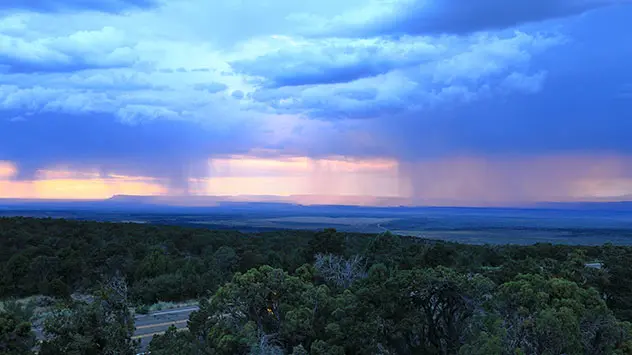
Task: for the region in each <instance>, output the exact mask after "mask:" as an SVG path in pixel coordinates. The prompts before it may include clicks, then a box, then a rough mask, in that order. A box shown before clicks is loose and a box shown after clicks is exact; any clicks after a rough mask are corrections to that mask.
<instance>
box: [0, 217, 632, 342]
mask: <svg viewBox="0 0 632 355" xmlns="http://www.w3.org/2000/svg"><path fill="white" fill-rule="evenodd" d="M595 261H599V262H601V263H602V265H603V267H602V268H600V269H599V268H592V267H587V266H586V263H588V262H595ZM73 294H83V295H86V294H90V295H93V298H92V299H91V300H79V299H77V298H76V297H71V295H73ZM31 295H49V296H53V297H54V298H55V299H56V300H58V303H56V305H55V309H54V311H53V312H52V313H51V315H50V316H49V317H48V318H47V319H46V320H45V322H44V324H43V325H42V328H43V332H44V335H45V341H44V342H43V343H41V344H39V345H38V346H37V347H36V348H37V349H38V351H39V353H40V354H133V353H134V352H135V351H136V349H135V347H136V346H137V344H136V343H135V342H134V341H132V340H131V335H132V334H133V331H134V324H133V316H132V314H131V312H130V308H134V307H136V308H139V307H143V305H148V304H152V303H155V302H157V301H182V300H190V299H198V300H199V303H200V310H199V311H197V312H194V313H193V314H192V315H191V317H190V320H189V323H188V329H187V330H186V331H176V330H175V329H171V330H170V331H168V332H167V333H166V334H165V335H163V336H155V337H154V340H153V341H152V343H151V346H150V350H151V353H152V354H165V355H167V354H550V355H554V354H555V355H559V354H632V326H631V325H630V323H629V322H630V321H632V248H629V247H619V246H612V245H604V246H600V247H579V246H563V245H551V244H536V245H533V246H476V245H463V244H454V243H446V242H437V241H429V240H424V239H420V238H408V237H400V236H395V235H392V234H390V233H385V234H381V235H366V234H350V233H341V232H337V231H335V230H333V229H326V230H324V231H319V232H308V231H280V232H269V233H261V234H255V235H246V234H242V233H239V232H232V231H211V230H207V229H194V228H180V227H166V226H160V227H157V226H150V225H140V224H123V223H97V222H75V221H67V220H53V219H29V218H4V219H0V298H1V299H4V300H10V299H17V298H23V297H26V296H31ZM28 308H29V306H28V305H24V304H21V303H17V302H12V301H7V302H5V303H4V306H3V307H2V308H1V309H0V353H1V354H31V353H33V349H34V347H35V336H34V331H33V328H34V327H32V310H29V309H28Z"/></svg>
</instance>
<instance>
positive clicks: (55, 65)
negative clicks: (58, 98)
mask: <svg viewBox="0 0 632 355" xmlns="http://www.w3.org/2000/svg"><path fill="white" fill-rule="evenodd" d="M133 64H134V60H124V59H120V60H113V61H109V62H101V63H99V62H95V61H91V60H86V59H85V58H81V57H75V58H69V60H68V61H65V62H56V61H53V60H28V59H21V58H14V57H11V56H9V55H7V54H3V53H0V73H6V74H28V73H73V72H77V71H82V70H87V69H120V68H128V67H130V66H132V65H133Z"/></svg>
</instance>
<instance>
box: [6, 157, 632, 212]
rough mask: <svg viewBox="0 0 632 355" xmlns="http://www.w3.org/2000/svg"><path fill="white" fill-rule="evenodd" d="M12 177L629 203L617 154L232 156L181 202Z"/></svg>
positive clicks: (263, 196) (21, 191)
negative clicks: (396, 157) (412, 158)
mask: <svg viewBox="0 0 632 355" xmlns="http://www.w3.org/2000/svg"><path fill="white" fill-rule="evenodd" d="M17 172H18V171H17V168H16V166H15V165H14V164H13V163H11V162H6V161H4V162H0V197H3V198H44V199H105V198H109V197H111V196H113V195H146V196H165V197H174V198H173V199H165V200H163V201H165V202H183V201H186V200H187V199H195V198H196V197H199V196H220V197H234V198H235V199H236V200H242V201H285V202H295V203H303V204H354V205H462V206H512V205H525V204H531V203H535V202H542V201H560V202H564V201H617V200H624V199H629V198H630V197H631V196H632V159H630V157H627V156H617V155H550V156H536V157H485V156H463V157H445V158H441V159H438V158H437V159H433V160H423V161H415V162H403V161H401V162H400V161H397V160H393V159H384V158H382V159H377V158H373V159H359V158H349V157H341V156H332V157H328V158H320V159H316V158H309V157H291V156H288V157H282V156H281V157H280V156H276V157H259V156H256V155H233V156H225V157H215V158H212V159H209V161H208V173H207V176H205V177H196V178H190V179H189V184H188V192H187V194H186V195H182V194H181V191H180V190H174V189H170V187H169V182H168V181H166V180H165V179H159V178H154V177H145V176H127V175H116V174H107V175H104V174H102V173H99V172H98V171H96V170H95V171H89V170H85V171H74V170H71V169H68V168H62V167H57V168H50V169H42V170H39V171H38V172H37V174H36V176H35V178H34V179H33V180H17V179H15V176H16V175H17ZM176 197H177V198H176ZM274 197H278V199H276V200H275V199H274ZM209 202H210V200H209ZM202 203H204V201H202Z"/></svg>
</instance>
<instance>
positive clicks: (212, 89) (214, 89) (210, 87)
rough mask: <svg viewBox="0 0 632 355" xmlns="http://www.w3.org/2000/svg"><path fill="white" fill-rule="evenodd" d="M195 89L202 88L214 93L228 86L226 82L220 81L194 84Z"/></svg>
mask: <svg viewBox="0 0 632 355" xmlns="http://www.w3.org/2000/svg"><path fill="white" fill-rule="evenodd" d="M194 87H195V90H203V91H208V92H209V93H211V94H216V93H218V92H222V91H224V90H226V89H228V86H226V84H222V83H214V82H213V83H204V84H195V86H194Z"/></svg>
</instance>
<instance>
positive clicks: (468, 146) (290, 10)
mask: <svg viewBox="0 0 632 355" xmlns="http://www.w3.org/2000/svg"><path fill="white" fill-rule="evenodd" d="M625 3H626V1H614V0H613V1H598V0H594V1H593V0H586V1H572V2H571V1H563V0H559V1H549V2H544V1H530V2H527V1H522V0H521V1H517V2H511V4H510V3H505V2H500V1H493V0H484V1H478V2H467V3H466V2H465V1H460V0H452V1H442V2H439V1H427V2H423V3H422V2H420V1H412V0H405V1H404V0H402V1H390V2H381V1H378V2H370V3H368V4H367V3H366V2H363V1H350V2H344V3H340V2H336V1H330V0H327V1H308V2H306V5H305V6H304V7H301V6H299V5H297V4H298V3H294V2H290V1H289V0H278V1H275V2H269V3H263V2H254V1H252V2H249V1H245V2H241V3H240V4H236V5H235V6H232V7H231V6H227V5H226V4H223V5H217V6H215V7H214V6H212V4H209V3H208V2H205V1H201V0H192V1H187V2H161V3H157V4H153V3H150V2H144V1H143V2H126V3H124V2H122V1H119V2H109V3H107V2H100V3H92V2H91V4H96V5H91V6H92V7H89V6H88V5H87V4H88V2H65V3H62V2H60V1H58V2H46V4H44V2H41V3H36V2H32V3H25V2H19V4H21V6H17V5H16V4H18V3H14V4H13V5H12V6H11V5H10V4H11V2H3V4H2V6H0V8H1V9H2V11H3V16H2V17H0V161H8V162H10V163H11V164H15V165H16V166H17V170H18V176H17V177H16V178H17V179H20V180H29V179H33V178H34V177H35V176H36V175H37V171H38V170H41V169H48V168H50V167H66V168H68V169H75V170H77V171H79V170H82V169H97V170H98V171H101V172H102V173H103V174H123V175H130V176H150V177H154V178H158V179H162V180H164V181H165V182H166V183H167V184H168V185H169V186H174V187H177V188H178V189H181V188H182V187H186V185H187V182H188V181H189V179H190V178H192V177H204V176H206V174H208V169H207V163H206V162H207V161H208V159H210V158H213V157H217V156H236V155H241V154H248V155H249V156H265V157H266V158H268V159H273V158H274V157H284V158H285V157H288V156H300V157H308V158H327V157H345V158H349V159H354V158H362V159H365V158H366V159H372V158H375V159H390V160H392V161H396V162H398V163H400V164H401V165H402V166H404V167H407V168H402V169H403V170H406V171H407V172H405V174H409V175H414V174H417V173H419V171H418V170H416V169H414V168H413V167H414V166H416V164H420V163H423V162H434V161H436V160H437V159H447V160H446V161H448V160H450V159H457V158H459V157H472V156H474V157H477V159H479V160H477V161H486V160H485V159H487V158H489V159H501V158H502V159H510V160H511V159H514V160H512V161H513V163H512V164H514V165H511V164H509V163H507V164H509V165H507V166H514V167H515V166H517V165H520V163H519V162H520V161H521V159H526V160H528V159H535V158H538V159H539V158H542V159H544V158H546V157H548V156H561V155H565V154H571V155H578V154H589V155H590V154H592V155H596V156H599V155H600V154H612V155H617V156H627V155H632V143H631V142H632V140H630V139H629V133H630V132H632V117H631V111H630V107H632V101H631V100H632V96H631V95H630V92H631V89H630V88H632V70H630V67H629V64H628V63H629V62H630V58H632V44H630V42H629V41H626V40H625V39H624V37H625V36H624V35H625V34H627V32H629V18H630V16H632V7H631V6H630V5H626V4H625ZM8 4H9V5H8ZM38 4H40V5H41V6H39V5H38ZM99 4H100V5H99ZM107 4H109V5H107ZM113 4H114V5H113ZM266 4H267V5H266ZM115 5H116V6H115ZM286 5H287V6H286ZM38 6H39V7H38ZM46 6H48V7H46ZM38 8H39V10H37V9H38ZM148 8H151V11H149V10H148ZM125 9H135V11H129V12H126V11H127V10H125ZM25 10H29V11H31V12H29V11H25ZM84 10H89V11H84ZM121 11H123V12H125V14H120V12H121ZM52 12H54V13H52ZM578 14H582V15H581V16H572V15H578ZM257 16H259V17H262V18H263V19H262V20H261V21H260V22H257V21H255V19H256V18H257ZM211 17H212V18H214V19H217V21H211ZM229 19H230V21H229ZM235 19H237V20H235ZM236 23H238V24H239V25H236ZM306 28H311V29H312V30H311V32H310V31H306ZM224 34H225V35H224ZM499 157H500V158H499ZM502 159H501V160H502ZM526 160H525V161H526ZM503 161H504V160H503ZM516 164H517V165H516ZM422 165H423V164H422ZM543 166H544V165H543ZM546 166H549V165H546ZM500 170H502V169H500ZM500 170H498V171H500ZM514 170H516V169H514ZM517 170H519V169H517ZM615 170H616V169H614V168H613V171H615ZM577 171H584V170H581V169H579V170H577ZM615 172H616V171H615ZM460 173H462V172H460ZM616 173H620V174H621V176H624V177H628V176H629V174H630V172H629V171H628V170H626V169H622V170H621V171H619V172H616ZM499 174H500V173H499ZM613 174H615V173H613ZM503 176H505V177H506V176H508V175H503ZM496 178H498V179H501V178H502V176H501V177H496ZM496 178H494V179H496ZM428 179H429V178H428ZM490 179H491V180H490V181H492V180H493V181H497V180H494V179H492V178H490ZM507 179H508V178H506V179H505V180H507ZM424 181H425V180H424ZM481 184H482V185H481V186H487V187H486V188H490V189H491V188H492V187H493V185H494V184H491V183H489V182H486V183H485V184H483V183H482V182H481ZM507 186H509V185H507ZM538 186H539V185H538ZM538 188H540V187H538ZM534 189H535V187H534ZM506 190H507V191H510V190H511V188H510V187H507V189H506ZM420 191H421V190H420ZM531 191H532V190H529V191H528V193H527V192H525V194H530V193H532V192H531ZM480 193H481V194H483V192H482V190H481V192H480ZM477 196H479V195H477ZM525 196H526V195H525Z"/></svg>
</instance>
